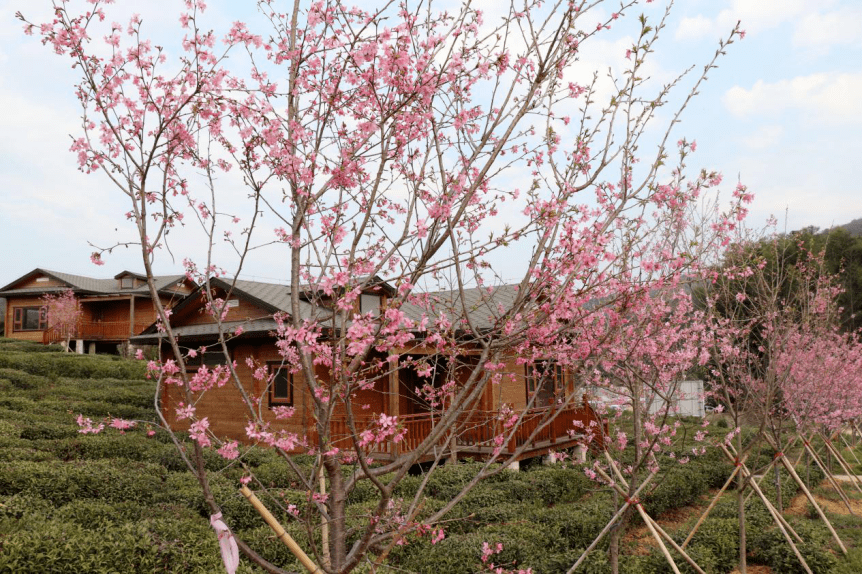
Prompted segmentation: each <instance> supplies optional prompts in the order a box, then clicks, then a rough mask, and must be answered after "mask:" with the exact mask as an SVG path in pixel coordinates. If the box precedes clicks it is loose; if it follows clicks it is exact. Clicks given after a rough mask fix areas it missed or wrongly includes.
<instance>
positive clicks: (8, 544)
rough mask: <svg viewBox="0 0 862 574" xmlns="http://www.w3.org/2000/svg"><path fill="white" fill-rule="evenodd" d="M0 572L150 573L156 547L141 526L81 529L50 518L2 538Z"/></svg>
mask: <svg viewBox="0 0 862 574" xmlns="http://www.w3.org/2000/svg"><path fill="white" fill-rule="evenodd" d="M2 544H3V551H2V552H0V572H3V573H5V572H9V573H19V572H40V573H46V574H47V573H66V572H68V573H80V572H90V573H93V574H99V573H103V572H104V573H108V572H111V573H115V572H141V571H153V570H155V568H156V566H157V564H158V559H157V555H158V547H157V546H156V545H154V544H153V543H152V540H151V538H150V537H149V536H148V533H147V531H146V529H145V528H144V527H143V526H142V525H140V524H132V523H126V524H111V525H110V526H109V527H108V528H100V529H95V528H94V529H87V530H85V529H82V528H81V527H80V526H79V525H77V524H70V523H64V522H61V521H58V520H50V521H46V522H44V523H42V524H41V525H40V526H39V528H37V529H22V530H20V531H18V532H13V533H10V534H7V535H6V536H5V537H4V538H3V542H2Z"/></svg>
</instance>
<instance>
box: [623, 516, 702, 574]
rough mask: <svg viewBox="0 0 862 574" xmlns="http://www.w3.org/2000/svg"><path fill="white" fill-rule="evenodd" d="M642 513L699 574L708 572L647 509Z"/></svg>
mask: <svg viewBox="0 0 862 574" xmlns="http://www.w3.org/2000/svg"><path fill="white" fill-rule="evenodd" d="M638 509H639V510H642V509H641V507H640V506H638ZM642 513H643V516H645V517H646V518H648V519H649V520H650V521H651V522H652V524H653V526H654V527H655V529H656V530H658V533H659V534H661V535H662V536H663V537H664V539H665V540H667V541H668V543H669V544H670V545H671V546H672V547H673V549H674V550H676V551H677V552H679V553H680V555H681V556H682V557H683V558H684V559H685V561H686V562H688V563H689V564H691V567H692V568H694V569H695V570H696V571H697V572H698V574H706V572H704V571H703V569H702V568H701V567H700V566H699V565H698V564H697V562H695V561H694V559H693V558H692V557H691V556H689V555H688V554H687V553H686V551H685V550H684V549H683V548H682V547H681V546H680V545H679V544H677V543H676V540H674V539H673V538H672V537H671V535H670V534H668V533H667V532H665V530H664V528H662V527H661V526H659V523H658V522H656V520H655V518H653V517H652V516H650V515H649V514H647V513H646V511H643V510H642Z"/></svg>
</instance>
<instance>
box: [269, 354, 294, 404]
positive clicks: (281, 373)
mask: <svg viewBox="0 0 862 574" xmlns="http://www.w3.org/2000/svg"><path fill="white" fill-rule="evenodd" d="M266 366H267V367H269V372H270V374H272V373H275V376H274V377H273V379H272V381H271V382H270V384H269V406H271V407H277V406H287V407H289V406H291V405H293V375H292V374H291V373H290V371H289V370H288V369H287V367H285V366H284V365H282V364H281V363H280V362H275V363H267V364H266Z"/></svg>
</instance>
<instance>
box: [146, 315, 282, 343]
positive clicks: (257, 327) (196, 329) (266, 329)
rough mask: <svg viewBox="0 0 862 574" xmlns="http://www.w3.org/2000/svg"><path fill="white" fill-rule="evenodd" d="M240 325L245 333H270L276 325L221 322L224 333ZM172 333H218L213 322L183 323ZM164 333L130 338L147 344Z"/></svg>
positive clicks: (186, 335) (259, 321) (266, 321)
mask: <svg viewBox="0 0 862 574" xmlns="http://www.w3.org/2000/svg"><path fill="white" fill-rule="evenodd" d="M239 326H242V328H243V331H244V332H245V333H249V334H251V333H270V332H274V331H275V330H276V329H277V327H278V326H277V325H276V323H275V321H274V320H273V319H253V320H250V321H230V322H224V323H222V329H223V330H224V333H225V334H229V333H233V332H234V331H235V330H236V328H237V327H239ZM173 332H174V335H176V336H177V337H179V338H182V339H189V338H194V337H201V338H204V339H209V338H212V337H213V336H215V335H218V325H216V324H215V323H205V324H202V325H184V326H181V327H174V328H173ZM164 336H165V334H164V333H144V334H142V335H136V336H134V337H132V338H131V339H130V340H131V341H132V343H137V344H140V345H149V344H154V343H157V342H158V341H159V340H160V339H162V338H164Z"/></svg>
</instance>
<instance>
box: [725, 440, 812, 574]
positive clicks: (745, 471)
mask: <svg viewBox="0 0 862 574" xmlns="http://www.w3.org/2000/svg"><path fill="white" fill-rule="evenodd" d="M719 446H721V449H722V450H723V451H724V454H726V455H727V457H728V458H730V459H731V460H735V458H734V456H733V455H732V454H731V453H730V451H729V450H727V447H725V446H724V445H723V444H720V445H719ZM742 473H743V477H745V476H746V474H748V475H749V476H750V473H749V472H748V469H747V468H746V467H745V466H744V465H743V467H742ZM749 484H750V485H751V487H752V488H754V489H755V490H756V491H758V494H759V495H760V499H761V500H762V501H763V503H764V504H765V505H766V509H767V510H768V511H769V513H770V514H771V515H772V519H773V520H774V521H775V524H776V525H777V526H778V529H779V530H781V533H782V534H783V535H784V539H785V540H787V543H788V544H790V548H791V549H792V550H793V553H794V554H795V555H796V558H797V560H799V563H800V564H801V565H802V568H804V569H805V571H806V572H807V573H808V574H814V573H813V572H812V571H811V568H809V567H808V563H807V562H806V561H805V558H803V556H802V553H801V552H799V548H798V547H797V546H796V544H795V543H794V542H793V537H791V536H790V533H789V532H788V530H787V528H785V524H787V521H785V520H784V517H783V516H781V515H780V514H779V513H778V511H777V510H775V507H774V506H772V504H771V503H770V502H769V499H768V498H766V496H765V495H764V494H763V491H761V490H760V487H759V486H758V485H757V484H756V483H755V482H754V481H749ZM788 526H789V524H788ZM790 531H792V532H793V534H794V535H795V537H796V538H797V539H798V540H799V541H800V542H801V541H802V539H801V538H800V537H799V534H797V533H796V532H795V531H793V529H792V528H791V529H790Z"/></svg>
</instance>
